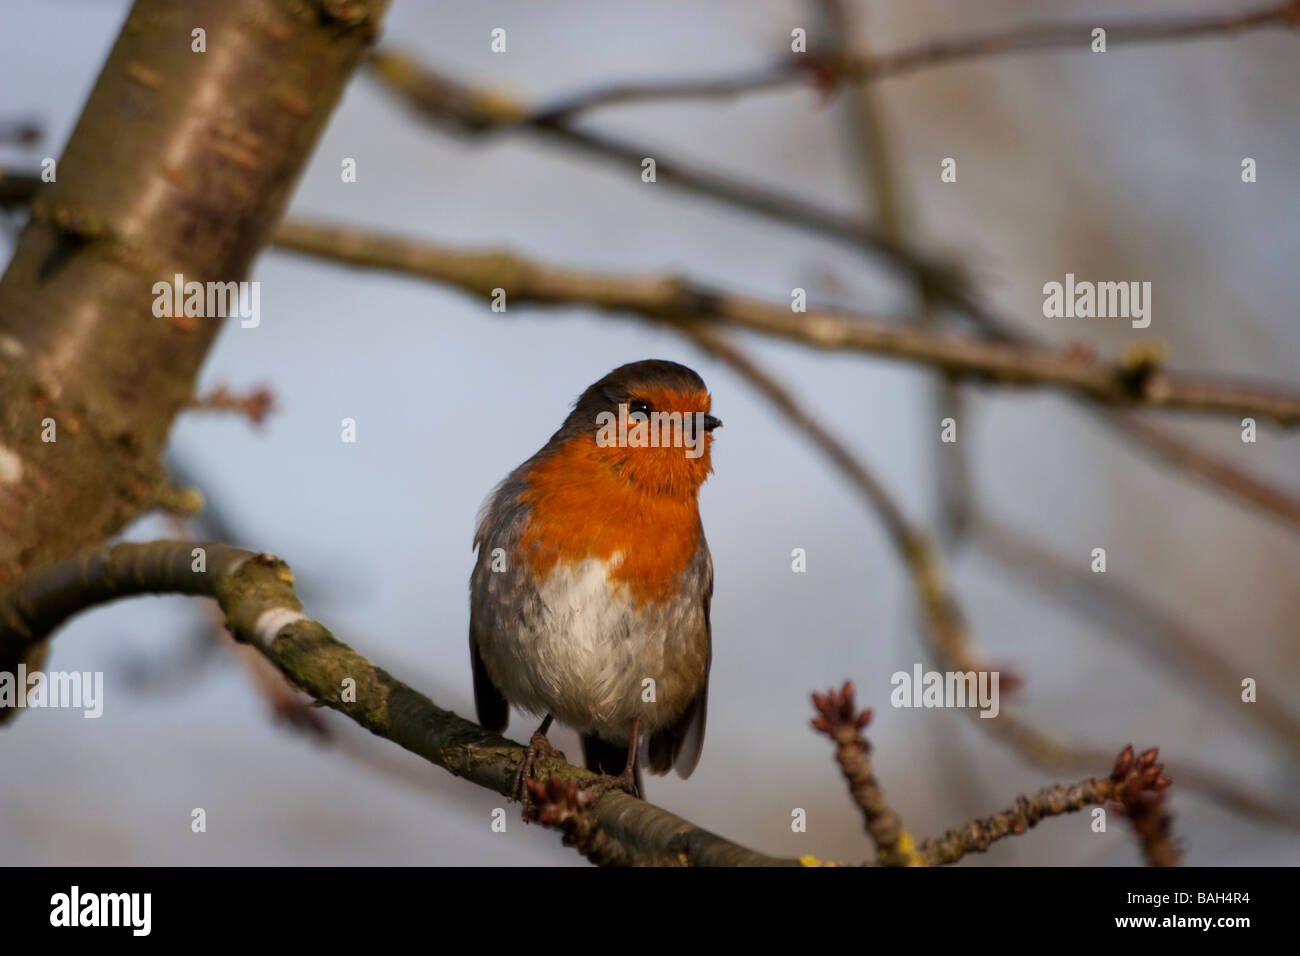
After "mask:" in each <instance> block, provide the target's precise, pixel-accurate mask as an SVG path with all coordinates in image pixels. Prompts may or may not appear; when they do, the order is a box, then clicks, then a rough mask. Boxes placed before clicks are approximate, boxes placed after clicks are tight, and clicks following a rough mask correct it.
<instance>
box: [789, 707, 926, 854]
mask: <svg viewBox="0 0 1300 956" xmlns="http://www.w3.org/2000/svg"><path fill="white" fill-rule="evenodd" d="M853 698H854V693H853V685H852V684H851V683H849V682H848V681H845V683H844V686H843V687H842V688H841V689H840V690H836V689H835V688H833V687H832V688H831V689H830V690H829V691H827V692H826V693H825V694H813V695H812V700H813V707H815V708H816V709H817V716H816V717H814V718H813V720H812V725H813V728H814V729H816V730H818V731H820V732H821V733H823V734H825V735H826V736H827V737H829V738H831V740H833V741H835V759H836V760H837V761H838V762H839V765H840V770H841V771H842V772H843V774H844V779H845V780H846V781H848V784H849V792H850V793H852V794H853V801H854V803H856V804H857V805H858V807H859V808H860V809H861V810H862V817H863V820H864V821H865V822H866V825H867V833H869V834H870V835H871V840H872V842H873V843H875V845H876V857H877V860H878V862H879V863H880V864H881V865H883V866H924V865H925V861H924V859H923V858H922V857H921V856H919V855H918V854H917V852H916V844H915V842H914V841H913V839H912V835H911V834H910V833H908V832H907V831H906V830H905V829H903V821H902V820H900V819H899V817H898V814H897V813H895V812H894V809H893V808H892V807H891V806H890V805H889V803H888V802H887V801H886V800H885V792H884V790H883V789H882V788H881V786H880V783H879V782H878V781H877V780H876V772H875V771H874V770H873V769H872V767H871V744H869V743H868V742H867V738H866V737H865V736H864V735H863V733H862V731H863V729H864V728H865V727H866V726H867V724H869V723H871V711H870V710H862V711H859V710H858V707H857V703H856V702H855V701H854V699H853Z"/></svg>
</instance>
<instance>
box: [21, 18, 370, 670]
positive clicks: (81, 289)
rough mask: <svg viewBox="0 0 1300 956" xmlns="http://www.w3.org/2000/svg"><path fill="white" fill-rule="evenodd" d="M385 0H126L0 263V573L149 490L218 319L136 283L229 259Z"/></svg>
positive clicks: (75, 546)
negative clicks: (163, 316) (73, 120)
mask: <svg viewBox="0 0 1300 956" xmlns="http://www.w3.org/2000/svg"><path fill="white" fill-rule="evenodd" d="M387 4H388V0H346V2H344V0H308V2H298V0H190V2H187V3H184V4H177V3H173V2H171V0H136V3H135V4H134V6H133V7H132V8H131V11H130V13H129V14H128V16H127V19H126V22H125V24H124V26H123V28H122V31H121V33H120V34H119V36H118V38H117V41H116V43H115V44H114V46H113V49H112V51H111V52H110V53H109V56H108V59H107V60H106V62H105V63H104V66H103V68H102V70H101V72H100V75H99V78H98V80H97V81H96V83H95V86H94V88H93V89H92V91H91V93H90V97H89V99H88V100H87V102H86V105H85V107H84V109H83V111H82V114H81V118H80V119H79V120H78V122H77V125H76V128H75V129H74V131H73V133H72V136H71V138H70V139H69V140H68V144H67V147H66V149H65V150H64V153H63V155H62V157H60V160H59V162H58V165H57V178H56V180H55V181H54V182H51V183H48V184H47V183H41V184H39V186H38V185H36V184H28V185H29V186H31V187H32V188H34V189H35V190H36V192H35V194H34V199H33V201H32V205H31V215H30V217H29V219H28V222H27V224H26V227H25V228H24V230H23V232H22V235H21V237H20V239H19V241H18V245H17V248H16V249H15V252H14V255H13V258H12V259H11V261H10V263H9V266H8V269H7V271H6V272H5V274H4V278H3V280H0V441H2V442H3V445H4V447H5V450H6V453H7V454H6V459H7V460H9V461H11V462H12V463H16V464H11V467H10V468H9V469H7V471H6V478H5V480H3V481H0V520H3V521H4V522H5V523H6V524H5V528H4V531H5V533H4V534H0V586H3V584H4V583H6V582H8V581H13V580H16V579H17V578H19V577H21V576H22V575H23V574H24V573H25V572H26V570H28V569H30V568H32V567H34V566H36V565H39V564H45V563H49V562H52V561H55V560H57V559H59V558H63V557H67V556H70V555H72V554H74V553H75V552H77V551H79V550H81V549H82V548H84V547H87V546H89V545H93V544H98V543H99V542H101V541H103V540H105V539H106V538H107V537H109V536H110V535H112V534H114V533H116V532H117V531H118V530H120V529H121V528H122V527H124V526H125V525H126V524H127V523H128V522H129V521H131V520H132V519H133V518H135V517H136V516H138V515H139V514H140V513H141V512H142V511H143V510H144V509H145V508H146V507H147V506H148V505H149V501H148V500H147V497H146V496H145V494H144V493H143V492H144V491H145V490H147V489H148V488H150V487H153V486H154V485H156V484H157V483H158V480H159V478H160V474H161V466H160V464H159V459H160V455H161V451H162V448H163V445H164V443H165V441H166V438H167V434H168V432H169V430H170V426H171V422H172V419H173V418H174V417H175V415H176V413H177V412H178V411H179V410H180V409H181V407H182V406H183V405H184V404H185V402H186V401H187V400H188V399H189V398H190V396H191V395H192V394H193V388H194V381H195V378H196V376H197V373H198V370H199V367H200V365H201V364H202V362H203V359H204V358H205V356H206V355H207V352H208V349H209V347H210V346H211V344H212V342H213V340H214V338H215V337H216V335H217V332H218V331H219V330H220V329H221V327H222V324H223V323H222V322H220V321H218V320H216V319H210V320H207V321H203V322H200V323H196V324H195V325H194V327H193V328H189V329H184V328H181V327H179V326H178V325H177V324H175V323H171V322H166V321H160V320H159V319H158V318H156V317H155V316H154V315H153V312H152V308H151V306H152V303H153V301H154V299H155V293H154V292H153V284H154V283H155V282H157V281H160V280H165V281H171V279H172V277H173V275H175V274H176V273H181V274H183V275H184V276H185V277H186V278H187V279H193V280H197V281H223V282H224V281H237V280H242V279H244V278H245V277H246V275H247V273H248V269H249V266H250V264H251V262H252V260H253V257H254V256H255V255H257V253H258V252H259V251H260V250H261V248H262V246H263V245H264V244H265V242H266V240H267V238H268V237H269V235H270V232H271V228H272V227H273V226H274V224H275V222H276V221H277V220H278V219H279V217H280V213H281V210H282V209H283V207H284V204H285V202H286V201H287V200H288V197H289V194H290V191H291V190H292V188H293V186H294V183H295V182H296V180H297V178H298V174H299V173H300V172H301V170H302V168H303V167H304V166H305V164H306V161H307V158H308V156H309V155H310V153H311V150H312V147H313V146H314V144H315V142H316V140H317V137H318V135H319V134H320V131H321V130H322V129H323V128H324V126H325V123H326V121H327V120H328V119H329V116H330V114H331V112H332V111H333V108H334V105H335V103H336V102H337V101H338V98H339V96H340V94H341V93H342V90H343V87H344V84H345V83H346V82H347V80H348V78H349V77H350V76H351V74H352V71H353V68H354V67H355V66H356V64H357V63H358V62H359V61H360V59H361V58H362V56H363V55H364V54H365V52H366V51H367V49H368V47H369V45H370V43H371V41H372V39H373V37H374V35H375V32H376V31H377V30H378V25H379V19H380V17H381V16H382V14H383V12H384V10H385V9H386V7H387ZM196 24H202V25H203V28H204V29H205V30H206V31H207V36H208V42H209V43H211V44H213V46H214V49H212V51H211V52H208V53H196V52H193V51H192V49H191V44H192V42H193V41H192V37H191V30H193V29H194V27H195V25H196ZM13 185H18V186H22V185H23V183H22V182H21V181H18V182H15V181H14V180H11V179H9V178H8V177H6V178H5V179H3V180H0V190H3V191H7V190H8V187H9V186H13ZM46 421H52V422H53V423H54V427H55V429H56V430H55V432H50V429H49V427H48V426H47V425H45V424H43V423H45V422H46ZM43 433H44V434H43ZM50 436H54V439H55V440H52V441H51V440H49V438H50ZM11 476H12V477H11ZM28 653H35V651H32V650H31V649H28ZM14 666H16V664H15V661H14V652H13V649H12V648H7V647H5V646H4V644H3V642H0V670H10V671H12V670H13V668H14Z"/></svg>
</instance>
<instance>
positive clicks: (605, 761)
mask: <svg viewBox="0 0 1300 956" xmlns="http://www.w3.org/2000/svg"><path fill="white" fill-rule="evenodd" d="M582 760H583V763H585V764H586V765H587V769H588V770H590V771H591V772H592V773H607V774H609V775H610V776H611V777H617V776H618V775H619V774H620V773H622V772H623V768H624V767H626V766H627V745H626V744H611V743H609V742H608V741H605V740H601V739H600V738H599V737H596V736H594V735H592V734H583V735H582ZM632 774H633V777H634V779H635V780H636V792H637V793H639V794H640V795H641V798H642V799H645V784H644V783H643V782H642V780H641V763H640V761H637V763H636V765H635V766H633V768H632Z"/></svg>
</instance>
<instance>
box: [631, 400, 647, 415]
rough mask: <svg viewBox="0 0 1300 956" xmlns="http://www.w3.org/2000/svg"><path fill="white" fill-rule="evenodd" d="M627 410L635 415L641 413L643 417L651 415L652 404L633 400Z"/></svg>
mask: <svg viewBox="0 0 1300 956" xmlns="http://www.w3.org/2000/svg"><path fill="white" fill-rule="evenodd" d="M627 410H628V411H629V412H631V413H632V414H634V415H635V414H636V413H637V412H640V413H641V414H642V415H649V414H650V404H649V403H648V402H643V401H641V400H640V399H633V400H632V401H631V402H629V403H628V406H627Z"/></svg>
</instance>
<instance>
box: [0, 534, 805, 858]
mask: <svg viewBox="0 0 1300 956" xmlns="http://www.w3.org/2000/svg"><path fill="white" fill-rule="evenodd" d="M196 548H197V549H201V551H202V554H203V560H204V567H203V569H202V570H195V566H196V565H195V561H196V557H195V555H194V549H196ZM155 593H178V594H191V595H202V596H205V597H214V598H216V599H217V601H218V602H219V603H220V604H221V609H222V611H223V612H224V613H225V617H226V627H227V629H228V630H229V631H230V633H231V634H233V635H234V636H235V638H236V639H237V640H240V641H242V642H245V643H247V644H249V645H251V646H253V647H255V648H257V650H258V651H260V652H261V653H262V654H263V655H265V656H266V657H267V658H268V659H269V660H270V661H271V662H272V663H273V664H275V665H276V666H277V667H278V668H279V669H280V670H281V671H282V672H283V673H284V675H285V676H286V677H287V678H288V679H289V680H290V682H291V683H293V684H294V685H295V686H296V687H298V688H300V689H302V690H303V691H305V692H307V693H308V694H311V695H312V696H313V697H315V698H316V699H317V700H318V701H320V702H321V703H323V704H324V705H325V706H328V707H331V708H333V709H334V710H337V711H339V712H340V713H342V714H344V715H345V716H347V717H349V718H351V719H352V720H354V721H356V722H357V723H358V724H360V725H361V726H363V727H365V728H366V729H367V730H369V731H371V732H372V733H374V734H376V735H378V736H380V737H384V738H387V739H388V740H392V741H393V742H394V743H396V744H398V745H399V746H401V747H404V748H406V749H407V750H409V751H411V752H412V753H415V754H418V755H419V756H421V757H424V758H425V759H426V760H428V761H430V762H431V763H434V764H436V765H437V766H439V767H442V768H443V769H445V770H448V771H450V772H451V773H453V774H455V775H456V776H458V777H463V778H465V779H466V780H470V781H472V782H474V783H476V784H478V785H479V786H482V787H487V788H488V789H489V790H493V791H495V792H496V793H499V794H502V795H506V794H509V792H510V790H511V788H512V786H513V784H514V775H515V770H516V768H517V766H518V763H519V761H520V760H521V759H522V757H523V748H522V747H521V746H520V745H519V744H517V743H515V742H513V741H511V740H507V739H506V738H504V737H501V736H499V735H498V734H494V733H491V732H489V731H486V730H484V729H483V728H482V727H480V726H478V725H477V724H473V723H470V722H469V721H467V720H464V719H463V718H461V717H458V716H457V715H456V714H454V713H452V712H451V711H448V710H443V709H442V708H440V707H438V706H437V705H436V704H434V703H433V702H432V701H431V700H429V699H428V698H427V697H425V696H423V695H422V694H420V693H418V692H417V691H415V690H413V689H412V688H410V687H408V686H407V685H406V684H404V683H402V682H401V681H399V680H397V679H396V678H395V677H393V676H392V675H390V674H389V673H387V672H386V671H384V670H381V669H380V668H378V667H375V666H374V665H373V664H371V663H370V662H369V661H367V660H366V659H365V658H364V657H362V656H361V655H360V654H358V653H357V652H356V651H354V650H352V648H350V647H348V646H347V645H346V644H343V643H342V642H340V641H338V640H336V639H335V638H334V636H333V635H332V634H330V632H329V631H328V630H326V629H325V627H323V626H322V625H320V624H318V623H317V622H315V621H313V620H310V619H308V618H307V617H305V616H304V615H303V613H302V604H301V603H300V602H299V601H298V598H297V596H296V595H295V593H294V588H293V573H292V572H291V571H290V570H289V568H288V566H287V565H286V564H285V563H284V562H283V561H280V560H279V559H278V558H276V557H275V556H274V555H270V554H256V553H254V552H252V551H245V550H242V549H239V548H232V547H230V546H228V545H224V544H217V543H206V544H205V543H197V544H196V543H195V542H190V541H155V542H151V543H148V544H118V545H115V546H113V547H111V548H104V549H100V550H96V551H93V552H90V553H88V554H85V555H83V556H81V557H79V558H76V559H72V560H68V561H64V562H61V563H59V564H56V565H53V566H50V567H48V568H45V569H42V570H41V571H39V572H36V573H34V574H32V575H30V576H28V577H27V578H26V579H25V580H24V581H23V583H21V584H20V585H19V586H18V587H16V588H15V589H13V590H11V591H10V592H9V593H3V592H0V639H3V640H7V641H12V642H19V643H28V644H31V643H32V642H37V641H40V640H41V639H43V638H44V637H46V636H47V635H48V634H50V632H51V631H52V630H53V629H54V628H56V627H58V626H59V625H60V624H61V623H62V622H63V621H65V620H66V619H67V618H69V617H71V616H72V615H74V614H76V613H78V612H79V611H81V610H84V609H85V608H88V607H92V606H94V605H96V604H100V603H103V602H105V601H111V600H115V599H117V598H122V597H130V596H134V595H139V594H155ZM347 678H351V679H352V680H353V681H355V682H356V683H355V701H348V700H344V685H343V681H344V680H345V679H347ZM349 696H351V695H349ZM542 769H543V771H544V773H545V774H554V775H556V776H557V777H558V779H560V780H569V779H573V780H576V781H578V782H579V783H582V782H585V781H592V780H594V779H595V775H594V774H592V773H590V772H588V771H586V770H581V769H579V768H577V767H572V766H569V765H567V764H562V763H558V762H555V761H549V762H545V763H543V767H542ZM592 809H593V812H594V813H595V818H596V821H597V825H598V826H599V828H600V832H601V836H600V839H599V840H593V842H592V846H591V847H590V849H591V852H590V853H589V854H588V856H589V858H591V859H592V860H593V862H605V863H638V864H649V863H654V864H670V865H678V864H689V865H698V866H738V865H744V866H779V865H788V866H793V865H797V861H795V860H789V859H780V858H775V857H768V856H764V855H762V854H759V853H755V852H753V851H751V850H747V849H745V848H744V847H741V846H738V845H736V844H734V843H730V842H728V841H727V840H724V839H723V838H721V837H718V836H715V835H714V834H712V833H709V832H708V831H706V830H702V829H700V828H698V827H696V826H694V825H692V824H690V823H688V822H687V821H685V820H683V819H682V818H681V817H678V816H676V815H674V814H671V813H669V812H667V811H666V810H661V809H660V808H658V807H656V806H654V805H652V804H649V803H645V802H643V801H641V800H637V799H635V798H634V797H631V796H629V795H627V794H625V793H623V792H622V791H619V790H611V791H609V792H608V793H606V794H605V796H603V797H602V798H601V799H600V801H599V802H598V803H597V804H596V806H595V807H594V808H592Z"/></svg>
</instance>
